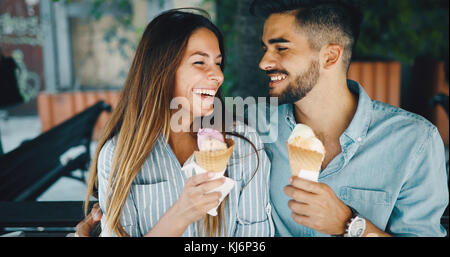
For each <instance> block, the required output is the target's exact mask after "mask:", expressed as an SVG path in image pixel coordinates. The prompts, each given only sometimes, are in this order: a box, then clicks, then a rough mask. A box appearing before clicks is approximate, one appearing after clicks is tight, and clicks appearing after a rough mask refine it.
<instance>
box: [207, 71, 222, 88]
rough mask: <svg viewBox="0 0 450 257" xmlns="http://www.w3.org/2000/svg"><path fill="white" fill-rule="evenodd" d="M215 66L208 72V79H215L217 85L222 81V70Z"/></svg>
mask: <svg viewBox="0 0 450 257" xmlns="http://www.w3.org/2000/svg"><path fill="white" fill-rule="evenodd" d="M216 67H217V68H212V69H211V71H210V74H209V79H210V80H213V81H215V82H216V83H217V84H218V85H219V86H220V85H221V84H222V82H223V79H224V78H223V72H222V70H221V69H220V67H219V66H216Z"/></svg>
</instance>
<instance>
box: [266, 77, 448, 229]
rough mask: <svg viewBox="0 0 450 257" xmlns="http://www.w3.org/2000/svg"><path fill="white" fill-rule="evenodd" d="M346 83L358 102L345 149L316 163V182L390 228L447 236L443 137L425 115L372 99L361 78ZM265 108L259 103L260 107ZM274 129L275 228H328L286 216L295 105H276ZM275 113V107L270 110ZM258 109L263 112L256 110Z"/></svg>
mask: <svg viewBox="0 0 450 257" xmlns="http://www.w3.org/2000/svg"><path fill="white" fill-rule="evenodd" d="M348 88H349V89H350V91H351V92H352V93H353V94H355V95H357V96H358V107H357V110H356V113H355V115H354V117H353V120H352V121H351V123H350V125H349V126H348V128H347V129H346V130H345V132H344V133H343V134H342V135H341V136H340V145H341V150H342V152H341V153H340V154H338V155H337V156H336V157H335V158H334V159H333V160H332V161H331V162H330V163H329V164H328V166H327V167H326V168H325V169H324V170H321V171H320V175H319V182H320V183H325V184H327V185H328V186H330V187H331V189H333V191H334V192H335V194H336V195H337V196H338V197H339V198H340V199H341V200H342V201H343V202H344V203H345V204H347V205H348V206H350V207H352V208H353V209H355V210H356V211H357V212H358V213H359V214H360V216H362V217H365V218H366V219H367V220H369V221H370V222H371V223H373V224H374V225H375V226H376V227H378V228H379V229H381V230H383V231H385V232H387V233H389V234H391V235H394V236H445V234H446V232H445V229H444V228H443V227H442V226H441V225H440V218H441V216H442V214H443V212H444V210H445V208H446V206H447V204H448V198H449V194H448V187H447V174H446V168H445V153H444V145H443V142H442V139H441V137H440V134H439V132H438V130H437V129H436V127H435V126H433V125H432V124H431V123H430V122H428V121H427V120H425V119H424V118H422V117H420V116H418V115H415V114H412V113H409V112H407V111H404V110H402V109H400V108H397V107H393V106H390V105H388V104H385V103H381V102H378V101H374V100H371V99H370V98H369V96H368V95H367V94H366V92H365V91H364V89H363V88H362V87H361V85H359V84H358V83H356V82H354V81H351V80H349V81H348ZM261 111H264V112H266V111H267V110H261V109H258V112H261ZM276 111H277V112H278V124H274V123H270V126H278V127H277V129H278V137H277V140H276V141H275V142H269V143H265V148H266V152H267V154H268V156H269V159H270V160H271V163H272V169H271V175H270V199H271V203H272V217H273V221H274V224H275V236H327V235H324V234H321V233H319V232H317V231H314V230H313V229H310V228H307V227H305V226H302V225H299V224H297V223H295V222H294V221H293V219H292V218H291V210H290V209H289V208H288V201H289V200H290V199H289V198H288V196H286V195H285V193H284V192H283V188H284V187H285V186H286V185H288V178H289V177H290V176H291V170H290V166H289V161H288V157H287V156H288V155H287V149H286V141H287V140H288V137H289V135H290V134H291V132H292V131H293V129H294V127H295V125H296V121H295V118H294V112H293V105H292V104H286V105H281V106H279V107H278V108H277V110H276ZM271 115H273V113H271ZM258 117H261V116H260V115H259V116H258Z"/></svg>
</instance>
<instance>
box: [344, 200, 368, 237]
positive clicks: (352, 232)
mask: <svg viewBox="0 0 450 257" xmlns="http://www.w3.org/2000/svg"><path fill="white" fill-rule="evenodd" d="M350 210H352V217H351V219H350V221H349V222H348V223H347V225H346V229H345V234H344V237H362V236H363V234H364V232H365V231H366V219H364V218H363V217H361V216H359V214H358V212H356V211H355V210H354V209H353V208H351V207H350Z"/></svg>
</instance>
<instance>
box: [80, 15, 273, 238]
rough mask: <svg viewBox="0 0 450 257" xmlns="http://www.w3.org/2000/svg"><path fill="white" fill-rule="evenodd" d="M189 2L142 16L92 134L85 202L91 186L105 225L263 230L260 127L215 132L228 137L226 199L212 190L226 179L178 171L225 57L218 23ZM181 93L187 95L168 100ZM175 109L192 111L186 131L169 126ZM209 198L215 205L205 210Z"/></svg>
mask: <svg viewBox="0 0 450 257" xmlns="http://www.w3.org/2000/svg"><path fill="white" fill-rule="evenodd" d="M189 10H190V11H186V10H170V11H167V12H164V13H162V14H160V15H159V16H158V17H156V18H155V19H154V20H153V21H152V22H151V23H150V24H149V25H148V26H147V28H146V30H145V32H144V34H143V36H142V39H141V41H140V43H139V46H138V48H137V51H136V56H135V58H134V60H133V64H132V66H131V68H130V71H129V74H128V78H127V81H126V83H125V86H124V89H123V92H122V95H121V99H120V101H119V103H118V105H117V108H116V109H115V110H114V112H113V113H112V117H111V119H110V121H109V122H108V124H107V125H106V128H105V130H104V132H103V135H102V137H101V139H100V140H99V144H98V148H97V151H96V154H95V156H94V158H93V163H92V166H91V169H90V178H89V184H88V192H87V196H86V206H87V204H88V201H89V200H88V199H89V197H90V196H91V194H94V195H97V193H96V192H95V191H96V190H97V187H98V199H99V203H100V207H101V209H102V211H103V213H104V217H103V219H102V229H103V235H107V236H109V235H118V236H181V235H183V236H204V235H207V236H218V235H219V236H268V235H270V234H271V232H272V231H273V229H272V227H271V225H270V224H271V222H270V205H269V197H268V178H269V171H270V163H269V161H268V158H267V155H266V154H265V152H264V151H263V150H262V148H263V147H262V142H261V140H260V138H259V136H258V135H257V134H256V132H250V131H254V130H250V129H247V126H246V125H245V124H240V123H235V124H234V125H233V126H235V127H236V128H235V129H234V130H232V131H244V132H243V134H237V133H234V132H227V133H225V132H223V131H225V130H224V128H223V127H222V129H223V130H222V134H224V135H225V134H228V135H230V136H234V137H235V139H234V149H235V150H234V152H233V153H232V157H231V159H232V162H230V164H229V165H228V166H227V168H226V170H225V174H226V175H227V177H229V178H231V179H233V180H235V181H236V185H235V186H234V188H233V189H232V190H231V191H230V193H229V195H228V196H227V198H225V200H223V201H222V202H221V203H220V201H219V199H220V198H221V193H220V192H213V191H214V189H216V188H218V187H219V186H221V185H222V184H223V183H224V181H225V180H224V179H221V178H219V179H212V176H211V175H213V176H214V174H210V173H208V172H207V173H203V174H200V175H194V176H192V177H190V178H187V176H186V175H185V174H184V173H183V166H184V164H185V163H188V161H189V160H193V158H194V154H193V153H194V151H197V150H198V147H197V134H196V133H194V131H192V130H190V127H191V126H192V122H193V121H194V120H195V119H202V118H203V117H205V116H206V115H210V114H212V113H213V112H214V111H215V110H214V109H215V108H214V104H213V103H214V102H215V97H216V96H217V97H219V98H220V90H219V88H220V86H221V85H222V82H223V73H222V71H223V68H224V62H225V54H224V50H223V49H224V47H223V38H222V34H221V33H220V31H219V30H218V29H217V27H216V26H215V25H214V24H212V23H211V21H210V20H209V19H208V18H206V17H205V16H203V15H199V14H195V13H192V9H189ZM196 11H201V10H196ZM180 98H181V99H183V101H184V102H188V105H182V107H181V109H180V108H178V110H174V109H173V108H171V107H172V106H173V100H174V99H180ZM216 99H217V98H216ZM221 103H223V102H221ZM217 109H220V110H217V112H222V111H224V108H217ZM175 112H176V113H177V114H178V112H181V113H182V114H183V115H185V116H187V117H188V118H189V119H188V120H189V122H187V123H186V124H185V126H186V128H187V129H188V131H187V132H186V131H175V130H174V129H173V128H172V127H171V118H172V117H173V116H174V115H175ZM222 117H224V115H222ZM219 203H220V205H219ZM218 205H219V206H218ZM86 206H85V207H86ZM216 206H218V208H217V212H218V215H217V216H208V215H207V212H208V210H210V209H212V208H214V207H216ZM85 209H86V210H87V208H85ZM267 210H269V211H267ZM200 220H202V221H203V222H198V221H200Z"/></svg>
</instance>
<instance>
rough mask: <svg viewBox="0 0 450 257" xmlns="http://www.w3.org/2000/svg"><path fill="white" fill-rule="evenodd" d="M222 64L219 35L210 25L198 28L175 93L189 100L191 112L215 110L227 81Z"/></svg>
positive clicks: (186, 52) (187, 49) (182, 65)
mask: <svg viewBox="0 0 450 257" xmlns="http://www.w3.org/2000/svg"><path fill="white" fill-rule="evenodd" d="M221 63H222V53H221V52H220V48H219V41H218V39H217V37H216V35H215V34H214V33H213V32H212V31H211V30H209V29H206V28H200V29H197V30H196V31H194V33H192V35H191V37H190V38H189V41H188V44H187V47H186V51H185V53H184V56H183V59H182V60H181V63H180V66H179V67H178V69H177V72H176V77H175V93H174V97H183V98H185V99H186V100H188V101H189V107H190V109H189V110H186V109H185V108H184V111H189V112H190V114H191V115H192V116H193V117H194V118H195V117H199V116H206V115H209V114H211V113H212V111H213V108H214V105H213V103H214V96H215V95H216V93H217V90H218V89H219V87H220V86H221V85H222V82H223V73H222V70H221V69H220V64H221ZM183 107H186V106H183Z"/></svg>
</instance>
